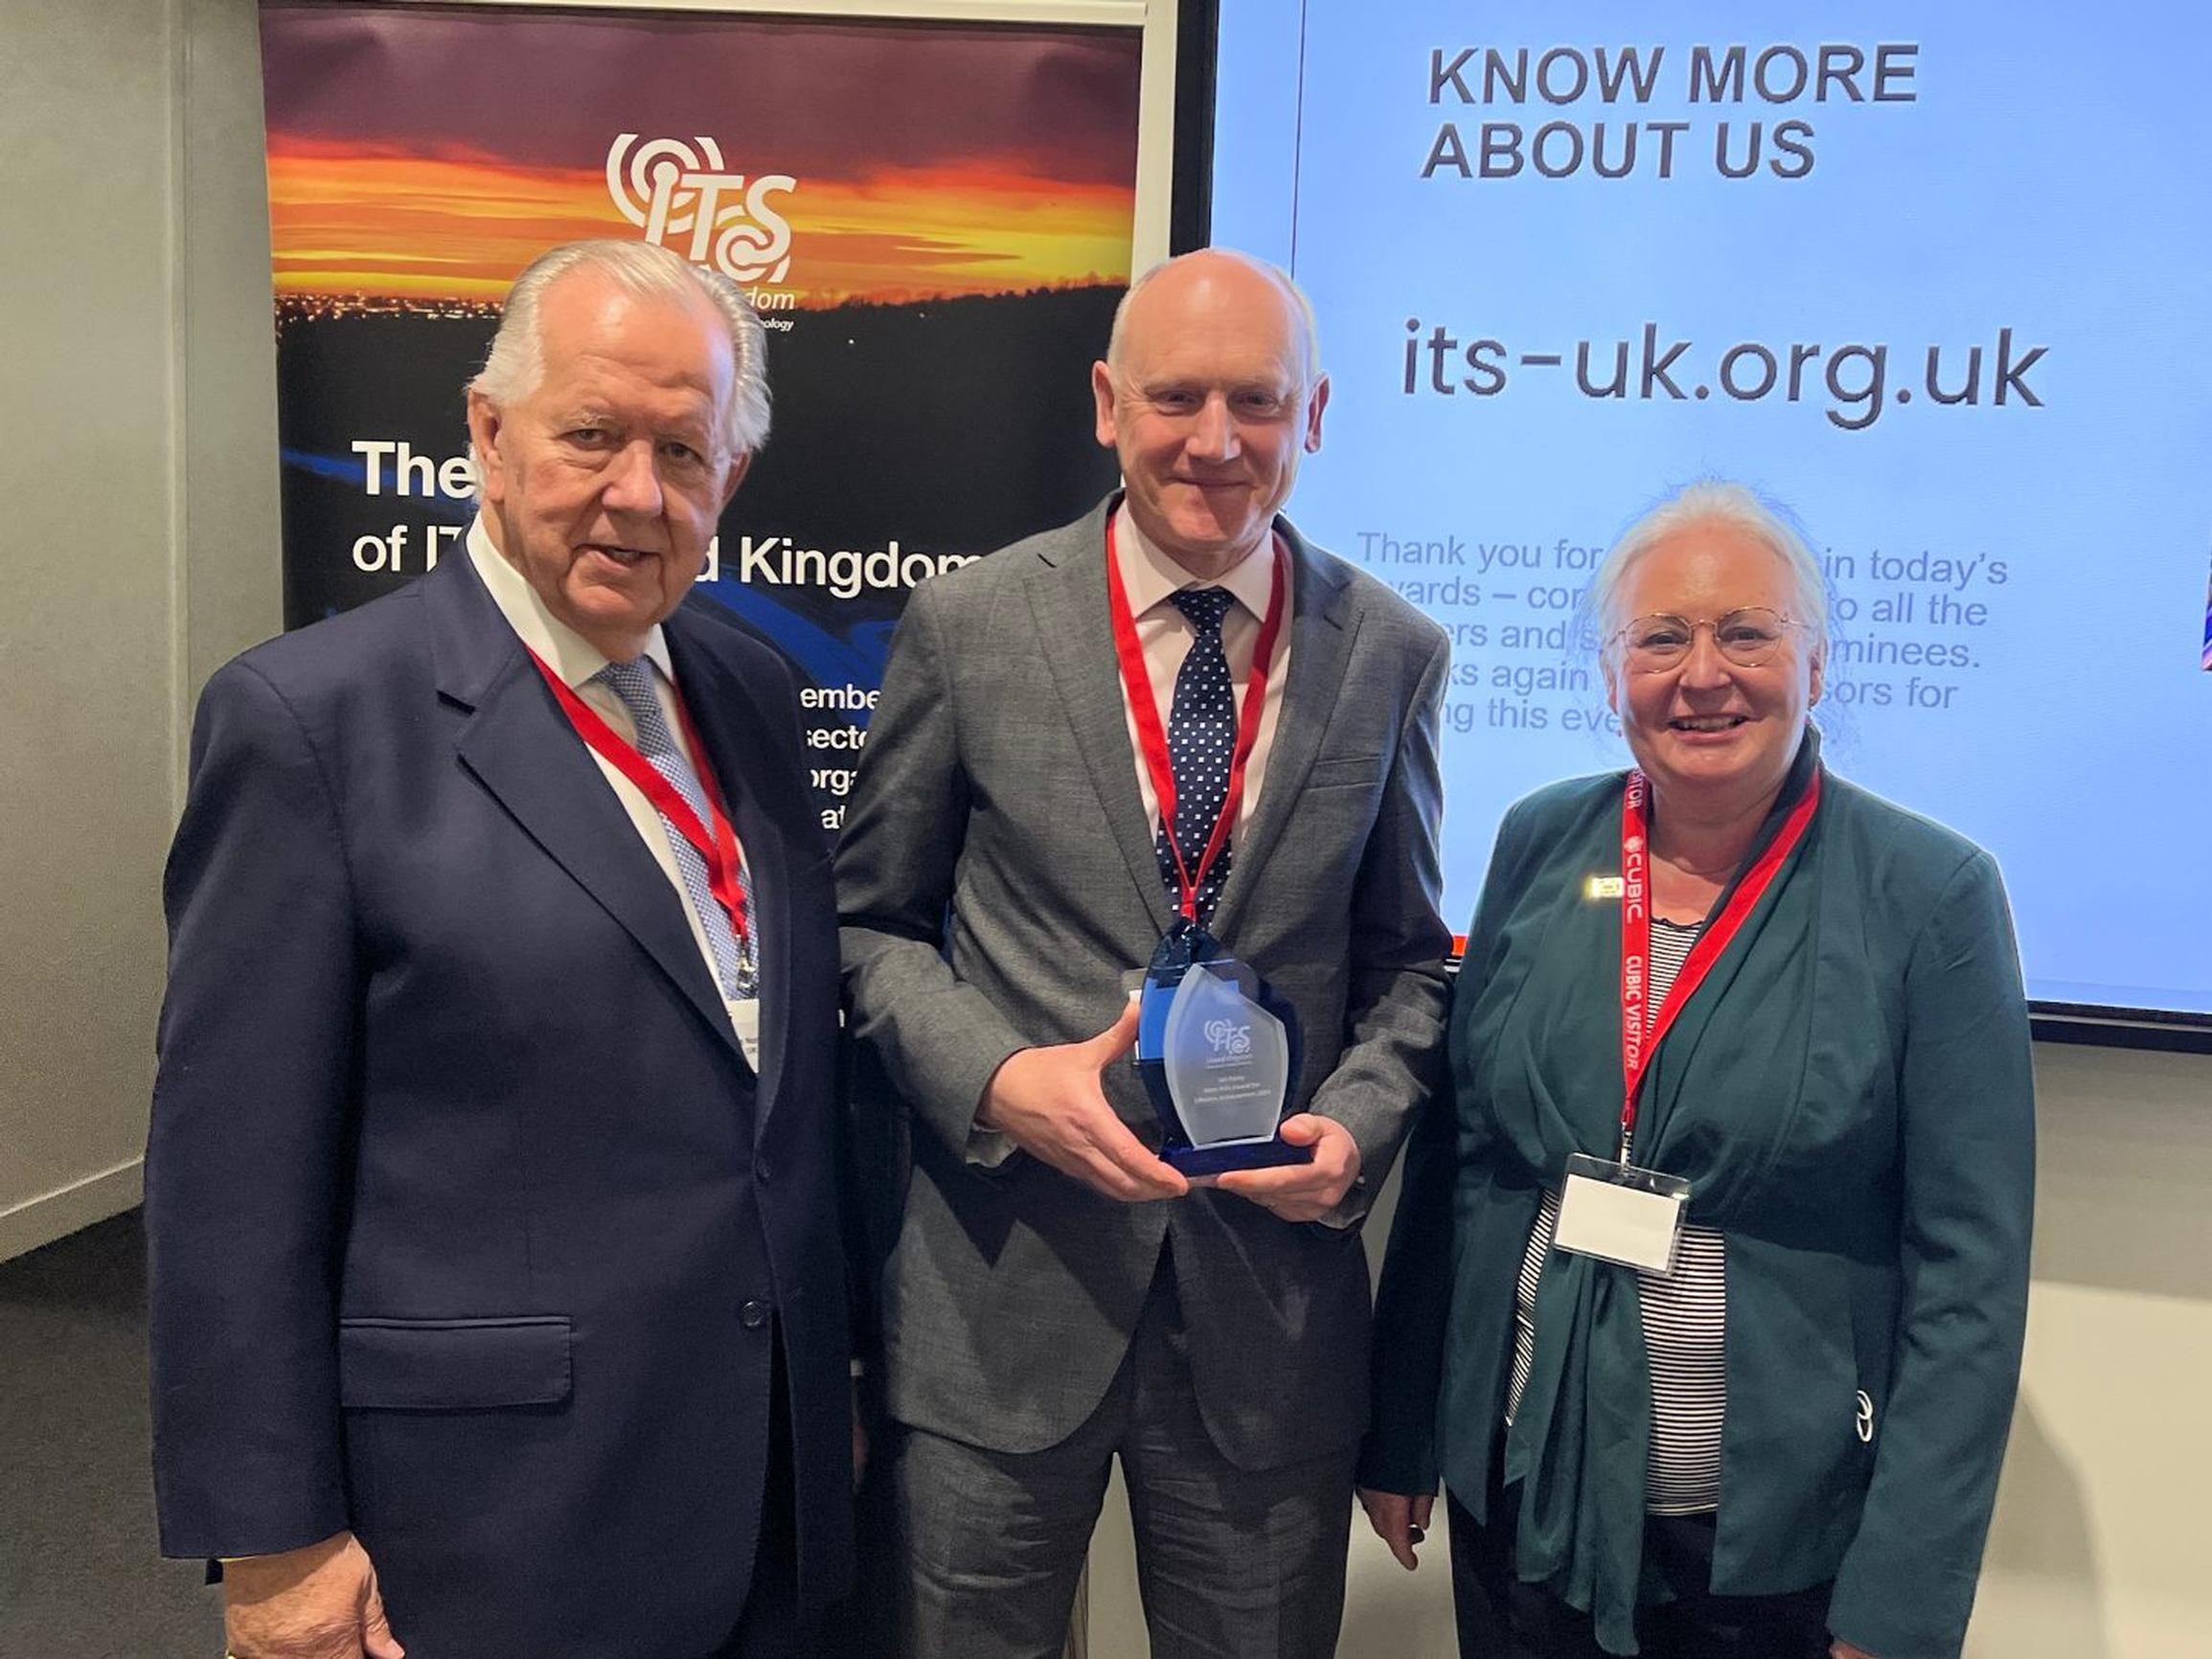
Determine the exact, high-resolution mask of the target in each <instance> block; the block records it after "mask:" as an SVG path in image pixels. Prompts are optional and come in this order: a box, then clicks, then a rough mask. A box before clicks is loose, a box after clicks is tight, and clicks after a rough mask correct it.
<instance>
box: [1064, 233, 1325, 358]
mask: <svg viewBox="0 0 2212 1659" xmlns="http://www.w3.org/2000/svg"><path fill="white" fill-rule="evenodd" d="M1208 254H1210V255H1214V256H1216V257H1218V258H1220V259H1225V260H1234V261H1237V263H1239V264H1241V265H1243V266H1244V267H1245V268H1246V269H1247V270H1250V271H1254V272H1256V273H1258V274H1259V275H1260V276H1263V277H1266V279H1267V280H1268V281H1270V282H1272V283H1273V284H1275V285H1276V286H1277V287H1279V288H1281V289H1282V290H1283V292H1284V293H1286V294H1288V296H1289V298H1290V303H1291V305H1292V307H1294V308H1295V309H1296V311H1297V313H1298V322H1299V325H1300V331H1301V332H1302V333H1303V335H1304V341H1303V344H1304V345H1305V347H1306V385H1305V390H1307V391H1309V392H1311V390H1312V389H1313V386H1314V383H1315V382H1316V381H1318V380H1319V379H1320V378H1321V325H1320V323H1319V321H1318V320H1316V319H1315V317H1314V315H1313V302H1312V301H1311V300H1309V299H1308V298H1307V297H1306V290H1305V289H1304V288H1301V287H1300V286H1299V285H1298V284H1296V283H1295V282H1294V281H1292V280H1291V277H1290V273H1289V272H1288V271H1286V270H1285V269H1283V267H1282V266H1281V265H1277V264H1270V263H1269V262H1268V261H1266V260H1263V259H1256V258H1254V257H1253V256H1252V255H1250V254H1247V253H1242V252H1240V251H1239V250H1237V249H1236V248H1194V249H1192V250H1191V251H1190V252H1189V253H1187V254H1177V255H1175V256H1174V258H1173V259H1167V260H1162V261H1160V262H1159V263H1158V264H1156V265H1153V266H1152V268H1151V269H1150V270H1148V271H1146V272H1144V273H1143V274H1142V275H1141V276H1139V277H1138V278H1137V280H1136V281H1135V282H1133V283H1131V284H1129V292H1128V293H1126V294H1124V295H1123V296H1122V302H1121V304H1120V305H1118V306H1116V307H1114V325H1113V330H1112V331H1111V332H1110V333H1108V334H1107V335H1106V367H1108V368H1109V369H1113V370H1115V371H1116V372H1119V370H1120V369H1121V366H1122V351H1123V348H1124V346H1125V345H1126V344H1127V342H1128V335H1129V328H1128V324H1129V307H1130V306H1132V305H1133V304H1135V302H1136V297H1137V296H1138V295H1139V294H1141V293H1143V292H1144V291H1145V289H1147V288H1148V287H1150V286H1151V285H1152V280H1153V279H1154V278H1155V277H1158V276H1159V275H1161V273H1163V272H1165V271H1168V270H1171V269H1173V268H1174V266H1176V265H1179V264H1181V263H1182V262H1183V261H1185V260H1192V259H1197V258H1198V257H1200V256H1201V255H1208Z"/></svg>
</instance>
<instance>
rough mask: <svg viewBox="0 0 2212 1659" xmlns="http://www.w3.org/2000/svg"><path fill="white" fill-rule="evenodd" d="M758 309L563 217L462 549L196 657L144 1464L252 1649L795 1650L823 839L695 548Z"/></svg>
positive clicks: (488, 448) (817, 1172)
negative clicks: (200, 665)
mask: <svg viewBox="0 0 2212 1659" xmlns="http://www.w3.org/2000/svg"><path fill="white" fill-rule="evenodd" d="M763 356H764V352H763V336H762V330H761V326H760V323H759V322H758V320H757V319H755V318H754V316H753V314H752V312H751V310H750V308H749V307H747V306H746V304H745V302H744V299H743V297H742V295H741V293H739V292H738V291H737V290H736V288H735V287H734V286H732V285H731V284H727V283H725V282H724V281H722V280H721V279H720V278H718V277H717V276H716V275H715V274H714V273H712V272H707V271H702V270H700V269H697V268H696V267H694V266H692V265H690V264H688V263H686V262H685V261H682V260H680V259H678V258H677V257H676V256H674V255H673V254H670V253H667V252H666V251H665V250H662V249H660V248H656V247H652V246H650V245H647V244H643V243H620V242H584V243H577V244H572V245H570V246H567V247H563V248H558V249H555V250H554V251H553V252H551V253H549V254H547V255H545V256H544V257H543V258H541V259H540V260H539V261H537V262H536V263H535V264H534V265H533V266H532V267H531V268H530V269H529V270H528V271H526V272H525V273H524V274H523V275H522V277H521V278H520V279H518V280H517V282H516V284H515V285H514V288H513V293H512V294H511V296H510V299H509V303H508V309H507V314H506V317H505V319H504V321H503V323H502V325H501V328H500V330H499V334H498V338H497V339H496V341H495V342H494V344H493V346H492V349H491V352H490V358H489V360H488V361H487V363H486V366H485V369H484V372H483V374H482V375H480V376H479V377H478V379H477V380H476V382H475V383H474V384H473V385H472V386H471V387H470V389H469V393H468V426H469V434H470V437H471V439H472V441H473V443H474V447H475V453H476V458H477V463H478V466H479V469H480V473H481V480H482V511H481V513H480V514H479V516H478V518H477V520H476V523H475V525H474V527H473V528H472V529H471V530H470V532H469V534H468V540H467V551H466V554H465V555H464V556H460V557H447V558H446V559H445V561H443V562H442V563H441V564H440V565H439V566H438V568H437V569H436V570H435V571H433V572H432V573H431V574H430V575H428V576H427V577H425V578H424V579H422V580H421V581H419V582H417V583H414V584H413V585H411V586H409V587H407V588H405V589H403V590H401V591H400V592H399V593H396V594H394V595H392V596H390V597H388V598H386V599H383V600H380V601H378V602H376V603H374V604H370V605H366V606H364V607H362V608H361V609H360V610H357V611H355V612H353V613H351V614H349V615H347V616H343V617H339V618H335V619H333V620H331V621H329V622H325V623H321V624H318V625H315V626H313V627H310V628H307V629H304V630H302V631H300V632H298V633H294V634H290V635H287V636H285V637H284V638H281V639H277V640H272V641H270V642H268V643H267V644H265V645H262V646H261V647H259V648H256V649H254V650H251V651H249V652H247V653H246V654H245V655H244V656H242V657H240V658H239V659H238V660H237V661H235V662H233V663H231V664H230V665H229V666H228V667H226V668H225V669H223V670H221V671H220V672H219V673H217V675H216V676H215V678H214V679H213V680H212V681H211V682H210V683H209V686H208V689H207V692H206V693H205V696H204V697H203V699H202V701H201V705H200V710H199V716H198V720H197V723H196V725H195V727H194V737H193V756H192V784H191V790H190V794H189V798H188V800H187V804H186V807H185V812H184V819H183V822H182V824H181V826H180V827H179V829H178V830H177V837H176V844H175V847H174V849H173V851H172V852H171V860H170V866H169V872H168V880H167V900H168V907H169V918H170V926H171V942H172V943H171V984H170V993H169V999H168V1002H167V1005H166V1007H165V1009H164V1011H163V1016H162V1025H161V1039H160V1049H161V1066H160V1078H159V1082H158V1084H157V1086H156V1092H155V1099H154V1115H153V1129H152V1137H151V1143H150V1146H149V1148H148V1160H147V1188H148V1195H147V1217H148V1231H149V1235H150V1239H151V1252H152V1312H153V1389H154V1400H153V1404H154V1430H155V1453H154V1456H155V1481H156V1487H157V1489H158V1497H159V1507H160V1514H161V1526H162V1541H163V1547H164V1549H165V1551H166V1552H167V1553H169V1554H171V1555H177V1556H188V1557H196V1556H210V1557H222V1558H224V1560H225V1562H226V1569H225V1570H226V1580H225V1595H226V1602H227V1614H228V1628H229V1635H230V1642H231V1647H232V1649H233V1651H234V1652H235V1653H236V1654H237V1655H239V1659H348V1656H353V1655H365V1656H367V1659H397V1656H398V1655H399V1654H401V1653H402V1651H404V1650H414V1651H417V1652H419V1653H420V1654H422V1656H423V1659H521V1656H523V1655H528V1656H529V1659H609V1656H612V1655H621V1656H622V1659H704V1656H706V1655H724V1654H726V1655H740V1654H741V1655H747V1656H752V1655H768V1654H777V1655H780V1654H796V1653H801V1652H805V1653H809V1654H812V1653H816V1652H820V1651H822V1650H823V1648H822V1645H821V1640H820V1638H819V1637H818V1636H816V1635H814V1634H810V1625H811V1623H812V1618H813V1615H812V1609H814V1608H815V1607H817V1606H819V1605H820V1604H822V1603H824V1602H830V1601H832V1600H834V1599H835V1598H837V1597H838V1596H839V1595H841V1594H842V1592H843V1590H844V1588H845V1586H846V1583H847V1581H848V1579H849V1576H850V1571H851V1556H852V1520H851V1512H850V1494H851V1483H852V1477H853V1468H854V1455H855V1440H854V1436H853V1433H852V1429H851V1424H850V1418H849V1403H848V1402H849V1398H850V1390H849V1386H848V1382H847V1377H848V1368H849V1363H850V1360H851V1357H852V1352H853V1333H852V1329H851V1325H852V1321H851V1316H850V1314H849V1304H848V1298H847V1294H846V1280H845V1269H844V1253H843V1249H842V1244H841V1226H840V1219H839V1196H838V1191H837V1181H836V1175H835V1169H836V1162H837V1160H836V1157H835V1151H834V1148H835V1143H836V1140H837V1129H836V1122H837V1112H836V1100H835V1092H834V1090H835V1081H834V1071H835V1064H834V1058H835V1040H836V1007H837V950H836V938H835V932H834V920H833V915H834V912H833V904H832V894H831V886H830V872H829V867H828V864H827V862H826V855H825V849H824V847H823V845H822V844H821V841H820V839H819V836H818V830H817V827H816V822H815V817H814V812H813V809H812V807H811V805H810V799H809V796H808V791H807V784H806V777H805V772H804V769H803V767H802V763H801V749H800V743H799V734H798V723H797V717H796V699H795V695H794V692H793V688H792V685H791V682H790V679H789V676H788V675H787V673H786V671H785V670H784V669H783V667H782V666H781V664H780V663H779V662H778V661H777V659H776V658H775V657H774V656H773V655H772V654H771V653H770V652H769V651H768V650H766V649H765V648H763V647H761V646H759V645H757V644H755V643H754V642H752V641H751V640H749V639H748V638H746V637H745V636H744V635H743V634H742V633H741V631H740V630H739V629H738V628H736V627H734V626H730V625H726V624H725V622H724V621H722V620H719V618H718V613H716V612H715V611H714V608H713V606H712V605H711V603H709V602H707V601H704V600H703V599H697V598H694V597H692V588H693V583H694V581H695V580H696V578H697V576H698V574H699V571H700V569H701V566H702V562H703V559H704V557H705V555H706V550H707V545H708V541H709V538H710V537H711V536H712V535H713V534H714V532H715V526H716V522H717V520H718V515H719V514H720V512H721V511H722V508H723V507H724V506H725V504H726V503H727V502H728V501H729V499H730V497H731V494H732V493H733V492H734V491H735V490H736V489H737V487H738V484H739V481H740V480H741V478H742V477H743V476H744V473H745V469H746V466H747V464H748V462H749V461H750V459H751V457H752V454H753V453H754V451H756V450H757V449H758V448H759V447H760V444H761V443H762V441H763V439H764V437H765V435H766V429H767V415H768V407H767V390H766V385H765V381H764V363H763Z"/></svg>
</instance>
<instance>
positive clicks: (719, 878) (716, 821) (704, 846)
mask: <svg viewBox="0 0 2212 1659" xmlns="http://www.w3.org/2000/svg"><path fill="white" fill-rule="evenodd" d="M530 660H531V661H532V662H534V663H536V665H537V671H538V672H539V673H541V674H543V675H544V676H545V683H546V684H547V685H548V686H550V687H552V688H553V695H554V697H555V699H556V700H557V701H558V702H559V704H560V709H561V713H563V714H565V715H566V716H568V723H569V724H570V725H572V726H574V727H575V728H576V735H577V736H578V737H580V738H582V739H583V740H584V742H585V743H587V744H588V745H590V747H591V750H592V752H593V753H594V754H596V755H598V756H599V757H600V758H601V759H602V760H604V761H606V763H607V764H608V765H610V766H612V767H613V768H614V769H615V770H616V771H618V772H620V773H621V774H622V775H623V776H624V777H625V778H627V779H628V780H629V781H630V783H632V784H635V785H636V786H637V789H638V792H639V793H640V794H642V795H643V796H644V797H645V798H646V799H647V800H648V801H650V802H651V803H652V805H653V809H654V810H655V811H657V812H658V813H659V814H660V815H661V816H662V817H663V818H665V819H666V820H668V822H669V824H670V825H671V826H673V828H674V830H675V831H676V833H677V834H679V835H681V836H682V837H683V838H684V839H685V840H686V841H689V842H690V843H691V844H692V847H693V849H694V850H695V851H696V852H697V853H698V855H699V857H700V859H701V860H702V861H703V862H704V863H705V864H706V867H707V888H708V890H709V891H710V892H711V893H713V894H714V896H715V902H716V903H717V904H718V905H720V906H721V907H722V911H723V913H724V914H725V915H727V916H728V917H729V919H730V931H731V932H733V933H735V934H736V935H737V936H738V944H739V947H740V948H741V949H742V948H743V946H744V943H745V925H746V923H745V895H744V890H743V888H741V886H740V885H739V883H738V870H739V863H738V838H737V834H736V832H735V831H733V830H731V829H730V820H729V815H728V813H726V812H725V811H723V809H722V795H721V791H720V790H719V789H718V788H717V787H716V786H715V777H714V773H713V772H712V771H711V770H710V769H709V768H708V766H707V763H706V758H707V752H706V750H705V749H704V748H703V747H701V746H700V743H699V735H698V732H697V731H696V729H695V728H694V727H693V725H692V714H691V710H689V709H687V708H686V707H684V699H683V696H682V693H675V694H674V695H673V697H672V699H671V700H672V701H673V702H674V704H675V706H676V719H677V721H678V723H680V724H681V725H682V727H683V732H684V741H685V742H686V743H688V744H689V745H690V746H691V751H692V757H693V761H694V766H693V769H694V770H695V771H696V772H697V774H698V779H699V787H700V789H701V790H702V791H703V792H704V793H705V795H706V798H707V810H708V812H709V813H710V814H711V815H712V820H713V821H712V823H711V825H710V824H701V823H700V822H699V817H698V814H697V813H696V812H694V811H693V810H692V806H691V803H690V802H689V801H686V800H685V799H684V798H683V795H682V794H681V793H680V792H679V791H678V790H677V788H676V786H675V785H674V784H671V783H670V782H669V781H668V780H667V779H666V778H664V777H662V776H661V774H660V773H659V771H657V770H656V769H655V768H654V766H653V763H652V762H651V761H649V760H647V759H646V758H645V757H644V756H643V755H641V754H639V753H638V752H637V750H636V748H634V747H633V746H632V745H630V744H628V743H626V742H625V741H623V739H622V736H621V734H619V733H618V732H616V731H615V729H614V728H613V727H612V726H610V725H608V724H607V723H606V722H605V721H604V720H603V719H602V718H600V716H599V711H598V710H596V709H594V708H593V707H592V706H591V705H590V704H589V703H587V702H585V701H584V700H583V699H582V697H580V696H578V695H577V694H576V693H575V692H573V691H571V690H570V689H569V686H568V683H567V681H565V680H563V679H562V678H561V677H560V676H559V674H557V673H555V672H554V671H553V669H552V668H551V666H550V665H548V664H547V662H546V660H545V659H544V658H543V657H541V656H539V655H538V654H537V653H536V651H532V652H531V653H530ZM671 690H672V692H673V687H672V688H671Z"/></svg>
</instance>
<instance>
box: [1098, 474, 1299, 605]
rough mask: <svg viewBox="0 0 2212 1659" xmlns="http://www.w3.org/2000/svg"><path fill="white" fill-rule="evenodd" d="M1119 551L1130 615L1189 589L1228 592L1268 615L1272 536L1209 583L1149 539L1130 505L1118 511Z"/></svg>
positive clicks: (1272, 572) (1271, 588) (1272, 579)
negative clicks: (1132, 513)
mask: <svg viewBox="0 0 2212 1659" xmlns="http://www.w3.org/2000/svg"><path fill="white" fill-rule="evenodd" d="M1114 548H1115V551H1116V553H1117V554H1118V555H1119V557H1120V560H1121V567H1122V588H1123V591H1124V592H1126V593H1127V594H1128V595H1129V615H1131V616H1133V617H1137V616H1143V615H1144V614H1145V612H1147V611H1149V610H1151V609H1152V607H1153V606H1154V605H1156V604H1164V603H1166V602H1167V599H1168V596H1169V595H1170V594H1173V593H1177V592H1180V591H1181V590H1182V589H1184V588H1186V587H1224V588H1227V589H1228V590H1229V592H1230V594H1231V595H1232V596H1233V597H1234V598H1235V600H1236V602H1238V603H1239V604H1241V605H1243V607H1244V609H1245V610H1247V611H1249V612H1250V613H1251V614H1252V615H1253V616H1255V617H1264V616H1266V614H1267V599H1268V596H1269V595H1270V594H1271V593H1273V591H1274V583H1275V559H1274V554H1275V538H1274V536H1273V535H1272V534H1270V535H1268V536H1267V538H1266V540H1264V541H1262V542H1261V543H1260V545H1259V546H1257V547H1255V548H1253V549H1252V551H1251V552H1249V553H1247V554H1246V555H1244V557H1243V558H1241V559H1239V560H1238V561H1237V562H1236V563H1235V564H1234V565H1232V566H1230V567H1229V569H1228V570H1227V571H1226V572H1224V573H1223V574H1222V575H1220V576H1218V577H1215V578H1213V579H1212V580H1206V579H1204V578H1201V577H1196V576H1193V575H1192V574H1191V573H1190V572H1189V571H1187V570H1185V569H1184V568H1183V567H1182V566H1181V565H1179V564H1177V563H1176V562H1175V561H1174V559H1172V558H1170V557H1168V556H1167V555H1166V554H1164V553H1162V552H1161V551H1160V550H1159V549H1158V548H1156V547H1154V546H1153V545H1152V542H1151V541H1150V540H1149V539H1148V538H1147V537H1146V535H1145V533H1144V532H1143V531H1141V530H1139V529H1138V528H1137V521H1136V519H1135V518H1134V517H1133V516H1131V515H1130V512H1129V503H1128V502H1126V501H1125V502H1123V503H1122V504H1121V506H1119V507H1117V508H1115V509H1114Z"/></svg>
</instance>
